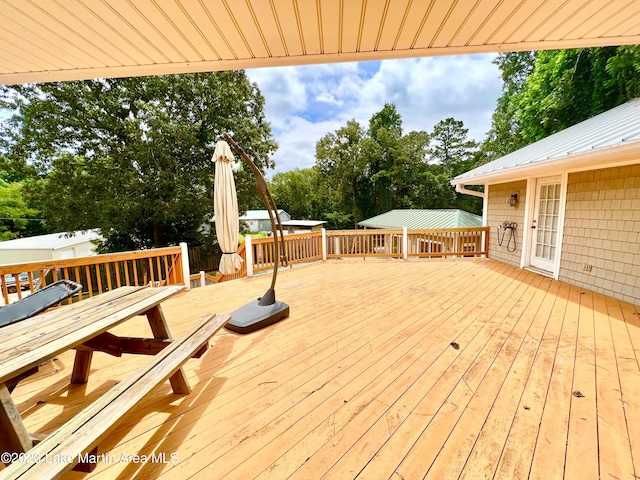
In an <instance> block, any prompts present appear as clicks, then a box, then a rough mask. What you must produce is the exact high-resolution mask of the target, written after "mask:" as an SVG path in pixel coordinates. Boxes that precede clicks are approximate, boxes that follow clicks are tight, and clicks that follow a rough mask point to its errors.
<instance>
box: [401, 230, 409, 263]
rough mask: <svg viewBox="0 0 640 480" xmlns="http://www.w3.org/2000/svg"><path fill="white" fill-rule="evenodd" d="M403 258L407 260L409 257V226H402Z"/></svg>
mask: <svg viewBox="0 0 640 480" xmlns="http://www.w3.org/2000/svg"><path fill="white" fill-rule="evenodd" d="M402 258H404V259H405V260H407V259H408V258H409V235H408V234H407V227H402Z"/></svg>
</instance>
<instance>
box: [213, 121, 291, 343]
mask: <svg viewBox="0 0 640 480" xmlns="http://www.w3.org/2000/svg"><path fill="white" fill-rule="evenodd" d="M222 137H223V138H224V139H225V140H226V141H227V142H229V144H230V145H231V146H232V147H234V148H235V150H236V151H237V152H239V153H240V156H241V157H242V159H243V160H244V161H245V162H246V163H247V165H249V168H250V169H251V171H252V173H253V175H254V176H255V178H256V188H257V189H258V194H259V195H260V198H262V201H263V202H264V204H265V206H266V207H267V212H268V214H269V220H270V221H271V230H272V231H273V235H274V238H273V241H274V249H275V251H276V255H274V256H275V259H274V268H273V276H272V277H271V287H270V288H269V290H267V291H266V293H265V294H264V295H263V296H262V297H260V298H258V299H257V300H255V301H253V302H249V303H247V304H246V305H244V306H242V307H240V308H238V309H237V310H235V311H233V312H231V320H230V321H229V322H228V323H227V325H226V328H228V329H229V330H233V331H234V332H238V333H250V332H253V331H255V330H258V329H260V328H263V327H266V326H268V325H271V324H273V323H275V322H277V321H279V320H282V319H283V318H286V317H288V316H289V305H287V304H286V303H284V302H280V301H278V300H276V292H275V286H276V278H277V276H278V268H279V266H280V260H281V259H282V260H283V262H286V257H285V256H284V255H283V254H282V252H283V250H282V244H281V242H282V238H283V237H284V232H283V230H282V222H281V221H280V215H279V214H278V208H277V207H276V202H275V201H274V200H273V197H272V196H271V192H270V191H269V187H268V186H267V182H266V181H265V179H264V177H263V176H262V173H261V172H260V170H258V167H256V164H255V163H253V161H252V160H251V159H250V158H249V156H248V155H247V154H246V153H245V151H244V150H243V149H242V148H241V147H240V146H239V145H238V144H237V143H236V142H234V141H233V139H232V138H231V137H230V136H229V135H228V134H227V133H222Z"/></svg>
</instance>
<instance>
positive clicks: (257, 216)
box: [240, 210, 291, 233]
mask: <svg viewBox="0 0 640 480" xmlns="http://www.w3.org/2000/svg"><path fill="white" fill-rule="evenodd" d="M278 215H279V216H280V221H281V222H286V221H289V220H291V215H289V214H288V213H287V212H285V211H284V210H278ZM240 222H244V223H245V225H246V226H247V228H248V229H249V233H257V232H270V231H271V220H269V211H268V210H247V213H245V214H244V215H242V216H241V217H240Z"/></svg>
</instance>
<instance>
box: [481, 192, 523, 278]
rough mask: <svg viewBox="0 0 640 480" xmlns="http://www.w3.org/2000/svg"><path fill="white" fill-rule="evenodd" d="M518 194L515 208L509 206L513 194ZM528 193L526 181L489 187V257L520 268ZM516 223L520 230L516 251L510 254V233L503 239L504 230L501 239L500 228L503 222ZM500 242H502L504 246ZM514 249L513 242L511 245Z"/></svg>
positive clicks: (516, 232)
mask: <svg viewBox="0 0 640 480" xmlns="http://www.w3.org/2000/svg"><path fill="white" fill-rule="evenodd" d="M516 192H517V193H518V195H519V201H518V204H517V205H516V206H515V207H512V206H510V205H509V198H510V197H511V195H512V194H513V193H516ZM526 193H527V182H526V180H522V181H517V182H508V183H499V184H495V185H490V186H489V196H488V199H487V226H489V227H490V231H489V257H490V258H494V259H496V260H499V261H501V262H505V263H508V264H510V265H514V266H516V267H519V266H520V258H521V256H522V237H523V229H524V211H525V201H526ZM505 221H507V222H515V223H517V224H518V228H517V229H516V230H515V241H516V245H515V251H513V252H509V251H508V249H507V245H508V243H509V238H510V231H506V233H505V235H504V239H502V230H501V231H500V238H499V237H498V226H500V225H502V223H503V222H505ZM499 240H502V246H501V245H500V242H499ZM509 247H511V249H513V248H512V247H513V240H512V241H511V245H509Z"/></svg>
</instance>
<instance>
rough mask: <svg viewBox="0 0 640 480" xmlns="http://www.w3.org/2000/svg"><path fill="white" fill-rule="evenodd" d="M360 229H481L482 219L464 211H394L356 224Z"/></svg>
mask: <svg viewBox="0 0 640 480" xmlns="http://www.w3.org/2000/svg"><path fill="white" fill-rule="evenodd" d="M358 225H359V226H361V227H367V228H383V229H399V228H402V227H407V228H408V229H411V230H420V229H431V228H461V227H481V226H482V217H480V216H478V215H474V214H473V213H469V212H465V211H464V210H458V209H452V208H442V209H430V210H429V209H427V210H423V209H417V208H416V209H396V210H390V211H388V212H385V213H382V214H380V215H377V216H375V217H371V218H368V219H366V220H362V221H361V222H358Z"/></svg>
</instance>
